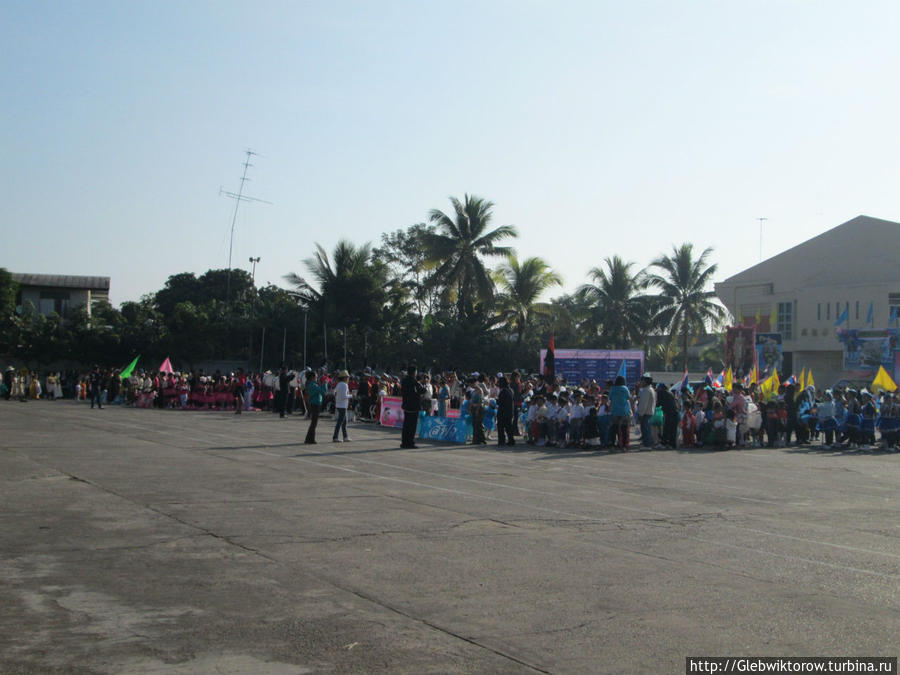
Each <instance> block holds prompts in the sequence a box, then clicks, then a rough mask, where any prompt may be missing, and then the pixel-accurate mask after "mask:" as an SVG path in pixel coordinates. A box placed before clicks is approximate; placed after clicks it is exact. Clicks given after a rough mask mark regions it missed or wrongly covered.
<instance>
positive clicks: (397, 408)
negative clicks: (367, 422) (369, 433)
mask: <svg viewBox="0 0 900 675" xmlns="http://www.w3.org/2000/svg"><path fill="white" fill-rule="evenodd" d="M381 426H383V427H397V428H398V429H401V428H402V427H403V399H402V398H400V397H399V396H382V397H381Z"/></svg>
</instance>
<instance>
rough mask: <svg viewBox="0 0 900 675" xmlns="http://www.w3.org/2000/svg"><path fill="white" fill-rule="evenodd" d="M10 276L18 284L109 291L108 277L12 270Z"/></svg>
mask: <svg viewBox="0 0 900 675" xmlns="http://www.w3.org/2000/svg"><path fill="white" fill-rule="evenodd" d="M12 278H13V281H15V282H16V283H17V284H19V285H20V286H40V287H41V288H81V289H86V290H91V291H107V292H108V291H109V277H81V276H74V275H71V274H21V273H17V272H13V273H12Z"/></svg>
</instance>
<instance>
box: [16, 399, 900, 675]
mask: <svg viewBox="0 0 900 675" xmlns="http://www.w3.org/2000/svg"><path fill="white" fill-rule="evenodd" d="M305 433H306V422H305V421H303V420H302V419H299V418H293V419H286V420H280V419H278V417H277V416H273V415H268V414H261V413H260V414H253V415H241V416H239V417H238V416H234V415H228V414H219V413H207V412H199V413H198V412H179V411H158V410H130V409H122V408H112V407H109V408H105V409H104V410H102V411H99V410H95V411H92V410H89V409H88V408H87V406H84V405H79V404H76V403H74V402H69V401H63V402H32V403H27V404H19V403H6V402H0V435H2V436H0V438H2V440H0V485H2V492H0V507H2V508H0V575H2V576H0V578H2V580H3V583H2V584H0V672H4V673H7V672H9V673H69V672H72V673H75V672H77V673H122V672H145V673H146V672H149V673H205V672H223V673H275V674H279V675H280V674H281V673H307V672H315V673H348V672H392V673H393V672H406V673H429V672H433V673H446V672H491V673H493V672H514V673H520V672H521V673H529V672H532V673H533V672H553V673H578V672H583V673H596V672H604V673H646V672H684V658H685V657H686V656H689V655H690V656H697V655H737V654H743V655H780V656H802V655H870V656H876V655H881V656H896V655H897V653H898V651H900V650H898V646H900V638H898V635H900V583H898V582H900V521H898V519H897V514H898V508H897V507H898V485H900V455H890V454H878V453H869V454H865V455H863V454H860V455H852V454H838V453H830V452H824V451H821V450H819V449H815V448H790V449H759V450H739V451H731V452H717V453H712V452H635V453H628V454H615V455H609V454H606V453H602V452H601V453H595V452H572V451H566V450H554V449H543V448H541V449H538V448H531V447H528V446H517V447H516V448H515V449H503V450H501V449H498V448H496V447H493V446H481V447H474V446H465V447H460V446H440V445H434V444H429V443H421V444H420V448H419V449H418V450H400V449H399V447H398V445H399V434H398V433H397V431H395V430H388V429H381V428H378V427H375V426H372V425H363V424H351V428H350V434H351V437H352V438H353V441H352V442H351V443H346V444H332V443H327V442H321V441H328V439H329V438H330V428H329V420H328V419H324V420H323V421H322V423H321V424H320V443H319V444H317V445H315V446H308V445H303V444H302V440H303V437H304V435H305Z"/></svg>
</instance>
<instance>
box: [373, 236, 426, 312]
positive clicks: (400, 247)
mask: <svg viewBox="0 0 900 675" xmlns="http://www.w3.org/2000/svg"><path fill="white" fill-rule="evenodd" d="M434 232H435V227H434V225H426V224H425V223H416V224H415V225H412V226H410V227H409V228H407V229H405V230H396V231H394V232H390V233H384V234H382V235H381V246H379V247H378V248H376V249H375V250H374V251H373V252H372V257H373V259H376V260H380V261H382V262H384V263H385V264H387V266H388V268H389V270H390V275H391V278H392V279H393V280H394V281H396V282H397V283H399V284H400V285H401V286H402V287H403V289H405V290H406V291H407V297H408V298H409V300H410V301H411V302H412V303H413V304H414V305H415V310H416V313H417V314H418V315H419V320H420V322H424V320H425V317H426V316H427V315H429V314H431V313H432V312H434V311H435V309H436V308H437V305H438V297H437V294H436V293H435V289H434V288H433V287H430V286H429V285H428V284H426V281H427V278H428V272H429V270H430V269H432V268H433V267H434V265H433V264H432V263H430V262H429V259H428V252H427V250H426V243H425V238H426V236H428V235H430V234H433V233H434Z"/></svg>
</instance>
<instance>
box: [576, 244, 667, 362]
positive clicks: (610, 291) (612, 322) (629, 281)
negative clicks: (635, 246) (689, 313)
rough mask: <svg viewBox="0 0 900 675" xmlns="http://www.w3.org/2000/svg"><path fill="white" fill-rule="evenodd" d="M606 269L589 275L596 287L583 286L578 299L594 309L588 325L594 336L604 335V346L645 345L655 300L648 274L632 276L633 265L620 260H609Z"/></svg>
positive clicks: (593, 269)
mask: <svg viewBox="0 0 900 675" xmlns="http://www.w3.org/2000/svg"><path fill="white" fill-rule="evenodd" d="M603 262H604V263H606V269H602V268H600V267H594V268H592V269H591V270H590V271H588V277H589V278H590V279H591V281H592V282H593V283H589V284H582V285H581V286H580V287H579V288H578V290H577V291H576V295H577V296H578V297H579V298H580V299H581V300H582V301H584V302H586V303H588V304H589V305H590V306H591V307H592V312H591V317H590V318H589V319H588V321H587V323H588V325H589V326H590V328H591V330H592V332H593V333H594V334H596V333H597V332H598V331H599V332H600V333H601V335H602V338H603V342H604V343H605V344H607V345H608V346H610V347H612V348H613V349H624V348H626V347H629V346H632V345H635V344H642V343H643V341H644V336H645V335H646V333H647V331H648V330H649V327H650V317H651V316H652V303H653V298H652V297H650V296H647V295H644V294H643V291H645V290H646V289H647V286H648V279H647V275H646V272H645V271H644V270H640V271H638V272H636V273H634V274H633V273H632V272H631V268H632V267H633V266H634V263H633V262H625V261H624V260H622V259H621V258H620V257H619V256H617V255H614V256H613V257H612V258H605V259H604V261H603Z"/></svg>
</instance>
